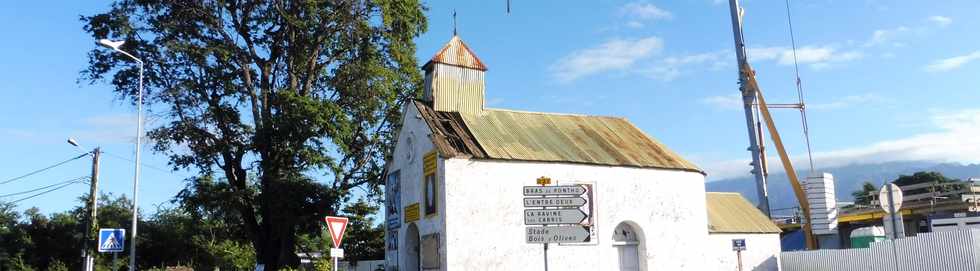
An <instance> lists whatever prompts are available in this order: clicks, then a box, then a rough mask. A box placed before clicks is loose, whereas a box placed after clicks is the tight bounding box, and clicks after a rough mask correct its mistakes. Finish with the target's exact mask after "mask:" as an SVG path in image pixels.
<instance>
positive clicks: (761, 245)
mask: <svg viewBox="0 0 980 271" xmlns="http://www.w3.org/2000/svg"><path fill="white" fill-rule="evenodd" d="M732 239H745V248H746V250H745V251H742V270H745V271H762V270H766V271H776V270H779V252H780V245H779V234H778V233H768V234H735V233H713V234H709V235H708V240H709V242H708V244H707V246H706V247H705V249H710V250H711V252H712V253H713V257H711V260H712V262H711V265H712V266H714V267H713V268H712V269H711V270H738V264H737V260H738V257H737V255H736V254H735V251H732Z"/></svg>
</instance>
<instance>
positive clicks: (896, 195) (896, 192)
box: [878, 183, 902, 213]
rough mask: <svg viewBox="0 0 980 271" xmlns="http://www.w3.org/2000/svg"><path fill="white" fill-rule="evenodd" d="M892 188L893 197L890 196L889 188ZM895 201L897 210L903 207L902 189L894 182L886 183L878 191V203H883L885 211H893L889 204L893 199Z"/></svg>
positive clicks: (882, 206) (882, 207)
mask: <svg viewBox="0 0 980 271" xmlns="http://www.w3.org/2000/svg"><path fill="white" fill-rule="evenodd" d="M889 189H891V192H892V197H891V198H888V190H889ZM892 200H894V201H895V211H898V210H901V209H902V189H901V188H899V187H898V186H897V185H895V184H893V183H889V184H886V185H884V186H882V187H881V190H879V191H878V203H879V205H881V209H884V210H885V213H891V210H890V209H888V205H889V204H891V201H892Z"/></svg>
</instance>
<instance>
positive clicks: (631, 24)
mask: <svg viewBox="0 0 980 271" xmlns="http://www.w3.org/2000/svg"><path fill="white" fill-rule="evenodd" d="M626 26H627V27H629V28H641V27H643V26H645V24H643V23H641V22H639V21H629V22H627V23H626Z"/></svg>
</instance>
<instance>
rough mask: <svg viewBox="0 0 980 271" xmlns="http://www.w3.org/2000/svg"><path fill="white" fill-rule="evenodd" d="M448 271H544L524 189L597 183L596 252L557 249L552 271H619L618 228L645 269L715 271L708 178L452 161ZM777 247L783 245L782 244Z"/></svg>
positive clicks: (446, 167)
mask: <svg viewBox="0 0 980 271" xmlns="http://www.w3.org/2000/svg"><path fill="white" fill-rule="evenodd" d="M440 166H441V168H440V170H442V171H443V172H444V173H445V179H444V180H445V187H447V188H448V190H444V191H446V192H447V195H446V197H445V198H446V202H447V205H446V210H447V211H448V213H446V215H445V217H446V227H447V228H446V234H447V235H446V237H447V238H446V247H448V248H449V249H448V251H447V255H446V256H447V258H448V263H447V265H446V266H445V267H443V268H444V269H443V270H543V267H544V266H543V264H544V263H543V260H542V245H540V244H527V243H526V242H525V240H524V236H525V227H526V226H525V225H524V220H523V209H524V206H523V203H522V199H523V194H522V191H523V190H522V187H523V186H525V185H535V179H536V178H538V177H540V176H548V177H550V178H552V179H553V180H554V182H555V183H553V184H559V185H560V184H570V183H571V182H594V189H595V201H596V210H595V212H596V218H597V220H596V223H598V224H597V229H596V230H597V235H596V236H594V237H593V239H595V240H596V243H595V244H591V245H551V246H550V248H549V252H548V254H549V268H551V270H617V266H618V254H617V253H618V252H617V250H616V248H615V247H613V245H612V238H613V233H612V231H613V229H615V227H616V225H618V224H619V223H621V222H624V221H628V222H631V223H632V225H633V227H634V228H635V229H636V230H637V231H639V232H640V233H639V235H640V243H641V245H640V254H641V255H640V259H641V268H642V269H641V270H709V269H706V268H705V267H706V266H705V263H706V262H708V261H705V257H707V256H708V255H709V253H708V252H706V251H705V250H704V249H703V247H704V245H705V242H707V225H708V223H707V218H706V212H705V196H704V176H703V175H701V174H699V173H694V172H684V171H674V170H658V169H641V168H626V167H609V166H594V165H580V164H564V163H540V162H519V161H500V160H480V161H475V160H469V159H448V160H445V161H444V163H443V164H440ZM776 244H777V245H778V242H777V243H776Z"/></svg>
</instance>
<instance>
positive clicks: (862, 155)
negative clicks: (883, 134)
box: [704, 109, 980, 180]
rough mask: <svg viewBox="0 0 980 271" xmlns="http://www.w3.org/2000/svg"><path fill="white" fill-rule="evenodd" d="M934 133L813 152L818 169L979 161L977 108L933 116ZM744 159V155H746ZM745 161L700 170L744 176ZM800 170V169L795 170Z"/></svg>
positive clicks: (801, 160) (776, 168)
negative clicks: (903, 162)
mask: <svg viewBox="0 0 980 271" xmlns="http://www.w3.org/2000/svg"><path fill="white" fill-rule="evenodd" d="M930 120H931V122H932V126H933V127H935V128H936V130H937V131H936V132H931V133H923V134H918V135H913V136H909V137H905V138H898V139H890V140H883V141H880V142H877V143H873V144H867V145H864V146H859V147H852V148H844V149H838V150H832V151H826V152H817V153H814V163H815V164H816V165H817V166H819V167H836V166H843V165H849V164H874V163H883V162H895V161H935V162H960V163H978V162H980V137H978V136H976V135H977V134H980V109H967V110H960V111H955V112H942V113H934V114H933V115H932V116H931V118H930ZM746 156H748V155H746ZM792 157H796V158H798V159H794V162H793V163H794V165H796V166H797V167H800V166H801V165H805V162H806V161H805V157H806V155H805V154H796V155H792ZM769 161H770V163H769V165H770V167H769V169H770V174H778V173H782V172H783V171H782V168H781V166H780V165H779V160H778V159H777V157H770V158H769ZM748 162H749V160H748V159H737V160H727V161H716V162H708V163H705V164H704V168H705V169H706V171H707V172H708V174H709V177H710V178H711V179H712V180H720V179H726V178H732V177H740V176H747V175H748V174H749V173H748V171H749V170H750V168H749V166H748ZM797 169H800V168H797Z"/></svg>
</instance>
